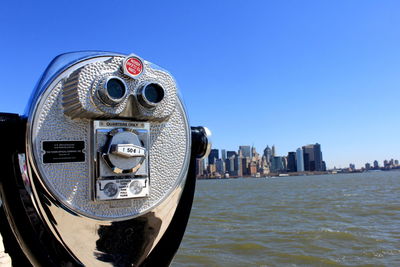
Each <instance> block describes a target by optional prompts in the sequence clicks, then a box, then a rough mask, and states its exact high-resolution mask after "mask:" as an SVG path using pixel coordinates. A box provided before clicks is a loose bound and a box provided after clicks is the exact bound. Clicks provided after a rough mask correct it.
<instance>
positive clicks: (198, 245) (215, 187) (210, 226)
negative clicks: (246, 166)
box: [172, 171, 400, 266]
mask: <svg viewBox="0 0 400 267" xmlns="http://www.w3.org/2000/svg"><path fill="white" fill-rule="evenodd" d="M172 266H400V172H399V171H387V172H369V173H358V174H338V175H322V176H298V177H281V178H268V179H265V178H258V179H254V178H246V179H244V178H242V179H228V180H200V181H198V182H197V188H196V196H195V201H194V205H193V210H192V213H191V218H190V221H189V225H188V228H187V230H186V234H185V237H184V239H183V242H182V244H181V247H180V249H179V251H178V253H177V255H176V257H175V259H174V261H173V263H172Z"/></svg>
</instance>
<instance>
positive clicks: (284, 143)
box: [0, 0, 400, 167]
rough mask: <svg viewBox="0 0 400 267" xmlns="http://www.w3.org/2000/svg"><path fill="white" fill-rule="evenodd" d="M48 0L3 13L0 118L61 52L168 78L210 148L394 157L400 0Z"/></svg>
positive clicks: (399, 131)
mask: <svg viewBox="0 0 400 267" xmlns="http://www.w3.org/2000/svg"><path fill="white" fill-rule="evenodd" d="M45 2H46V1H40V2H39V1H5V2H4V3H2V4H1V7H0V33H1V39H0V40H1V41H0V48H1V51H3V52H2V56H1V64H0V78H1V81H2V86H1V89H0V90H1V92H2V94H1V97H0V111H7V112H16V113H22V112H23V111H24V109H25V105H26V103H27V101H28V97H29V95H30V93H31V91H32V89H33V87H34V85H35V83H36V82H37V80H38V79H39V77H40V74H41V73H42V72H43V70H44V69H45V67H46V66H47V64H48V63H49V62H50V61H51V60H52V58H53V57H55V56H56V55H58V54H60V53H64V52H69V51H77V50H107V51H116V52H122V53H131V52H134V53H136V54H138V55H140V56H141V57H143V58H144V59H146V60H149V61H152V62H154V63H156V64H158V65H160V66H162V67H164V68H166V69H167V70H169V71H170V72H171V73H172V74H173V75H174V76H175V78H176V80H177V81H178V83H179V86H180V88H181V92H182V95H183V98H184V100H185V103H186V106H187V109H188V112H189V116H190V121H191V124H192V125H206V126H208V127H209V128H210V129H211V130H212V131H213V134H214V138H213V141H214V146H215V147H216V148H225V149H228V150H237V148H238V146H239V145H252V144H254V146H255V147H256V148H257V150H258V151H260V152H261V151H262V150H263V149H264V148H265V146H266V145H267V144H268V145H270V146H271V145H272V144H275V146H276V148H277V152H278V154H280V155H286V154H287V152H288V151H293V150H295V149H296V148H297V147H299V146H302V145H305V144H309V143H315V142H318V143H320V144H321V146H322V151H323V155H324V159H325V160H326V162H327V165H328V167H333V166H342V167H344V166H348V164H349V163H350V162H352V163H355V164H356V167H360V165H361V164H364V163H365V162H372V161H373V160H374V159H377V160H379V161H380V163H381V162H382V161H383V160H384V159H390V158H395V159H400V140H399V139H400V121H399V114H400V110H399V108H400V16H399V14H400V1H365V0H360V1H354V0H353V1H251V0H248V1H208V0H207V1H47V3H45ZM381 164H382V163H381Z"/></svg>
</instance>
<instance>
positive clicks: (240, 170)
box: [235, 156, 243, 176]
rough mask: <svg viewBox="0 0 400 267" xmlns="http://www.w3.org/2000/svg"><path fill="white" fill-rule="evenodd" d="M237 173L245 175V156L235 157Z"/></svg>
mask: <svg viewBox="0 0 400 267" xmlns="http://www.w3.org/2000/svg"><path fill="white" fill-rule="evenodd" d="M235 174H236V175H237V176H243V157H241V156H239V157H237V158H235Z"/></svg>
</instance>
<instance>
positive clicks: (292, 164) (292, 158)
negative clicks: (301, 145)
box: [287, 152, 297, 172]
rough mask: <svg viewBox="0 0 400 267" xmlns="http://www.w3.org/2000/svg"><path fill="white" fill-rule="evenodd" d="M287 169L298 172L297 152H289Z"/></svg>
mask: <svg viewBox="0 0 400 267" xmlns="http://www.w3.org/2000/svg"><path fill="white" fill-rule="evenodd" d="M287 171H288V172H296V171H297V168H296V152H289V153H288V156H287Z"/></svg>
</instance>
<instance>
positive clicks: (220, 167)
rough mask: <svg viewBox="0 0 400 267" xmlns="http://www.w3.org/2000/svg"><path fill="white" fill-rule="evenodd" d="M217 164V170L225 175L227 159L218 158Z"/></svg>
mask: <svg viewBox="0 0 400 267" xmlns="http://www.w3.org/2000/svg"><path fill="white" fill-rule="evenodd" d="M215 165H216V169H217V172H218V173H219V174H221V175H224V173H225V161H224V160H222V159H217V160H216V161H215Z"/></svg>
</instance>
